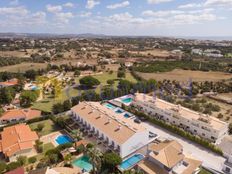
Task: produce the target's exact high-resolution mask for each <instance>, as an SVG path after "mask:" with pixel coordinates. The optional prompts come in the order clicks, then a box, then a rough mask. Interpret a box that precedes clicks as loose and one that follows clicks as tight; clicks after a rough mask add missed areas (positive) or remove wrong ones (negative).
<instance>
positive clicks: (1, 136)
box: [0, 124, 39, 161]
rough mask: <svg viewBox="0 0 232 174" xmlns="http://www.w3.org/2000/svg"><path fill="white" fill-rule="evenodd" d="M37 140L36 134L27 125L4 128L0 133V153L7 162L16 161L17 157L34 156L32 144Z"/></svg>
mask: <svg viewBox="0 0 232 174" xmlns="http://www.w3.org/2000/svg"><path fill="white" fill-rule="evenodd" d="M38 139H39V137H38V135H37V133H36V132H34V131H31V129H30V127H29V126H28V125H25V124H18V125H15V126H11V127H6V128H4V129H3V131H2V132H1V133H0V153H2V154H3V155H4V157H5V158H6V159H7V160H9V161H16V159H17V157H18V156H27V157H30V156H34V155H36V153H35V149H34V144H35V141H36V140H38Z"/></svg>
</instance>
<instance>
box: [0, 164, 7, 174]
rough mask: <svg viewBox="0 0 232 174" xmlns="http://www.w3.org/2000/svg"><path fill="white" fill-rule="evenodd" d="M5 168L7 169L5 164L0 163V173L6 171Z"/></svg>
mask: <svg viewBox="0 0 232 174" xmlns="http://www.w3.org/2000/svg"><path fill="white" fill-rule="evenodd" d="M6 167H7V165H6V163H5V162H2V161H0V173H3V172H4V171H5V170H6Z"/></svg>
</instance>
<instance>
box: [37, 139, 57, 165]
mask: <svg viewBox="0 0 232 174" xmlns="http://www.w3.org/2000/svg"><path fill="white" fill-rule="evenodd" d="M54 148H55V146H54V145H53V144H52V143H47V144H44V145H43V153H40V154H38V155H36V156H35V157H36V159H37V161H39V160H41V159H42V158H43V157H44V156H45V153H46V152H47V151H48V150H50V149H54Z"/></svg>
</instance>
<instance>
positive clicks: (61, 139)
mask: <svg viewBox="0 0 232 174" xmlns="http://www.w3.org/2000/svg"><path fill="white" fill-rule="evenodd" d="M56 142H57V144H59V145H61V144H67V143H72V142H73V140H72V139H71V138H70V137H69V136H67V135H59V136H58V137H57V138H56Z"/></svg>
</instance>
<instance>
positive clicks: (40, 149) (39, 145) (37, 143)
mask: <svg viewBox="0 0 232 174" xmlns="http://www.w3.org/2000/svg"><path fill="white" fill-rule="evenodd" d="M35 148H36V150H37V152H38V153H42V152H43V142H42V141H40V140H36V141H35Z"/></svg>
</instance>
